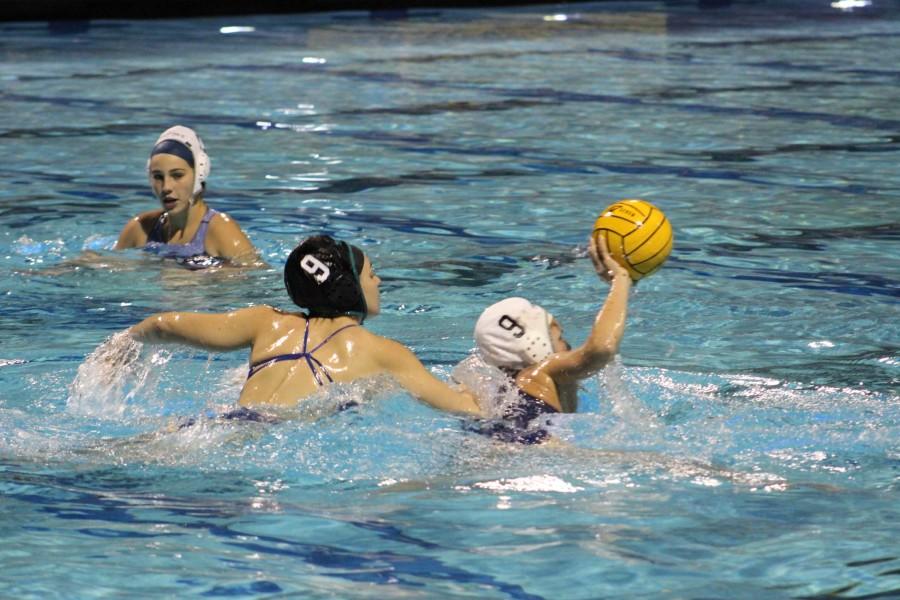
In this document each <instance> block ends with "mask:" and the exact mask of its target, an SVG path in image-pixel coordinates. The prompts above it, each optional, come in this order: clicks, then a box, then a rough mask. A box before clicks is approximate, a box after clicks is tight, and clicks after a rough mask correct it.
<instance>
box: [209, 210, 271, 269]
mask: <svg viewBox="0 0 900 600" xmlns="http://www.w3.org/2000/svg"><path fill="white" fill-rule="evenodd" d="M205 244H206V250H207V252H209V253H210V254H211V255H213V256H224V257H227V258H232V259H242V261H243V262H248V263H252V262H259V260H258V258H259V257H258V253H257V251H256V248H255V247H254V246H253V243H252V242H251V241H250V238H248V237H247V234H245V233H244V230H243V229H241V226H240V225H238V222H237V221H235V220H234V219H232V218H231V217H230V216H228V214H227V213H224V212H220V211H216V212H215V214H214V215H213V216H212V218H211V219H210V220H209V229H208V232H207V236H206V242H205Z"/></svg>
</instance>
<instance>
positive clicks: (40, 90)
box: [0, 2, 900, 599]
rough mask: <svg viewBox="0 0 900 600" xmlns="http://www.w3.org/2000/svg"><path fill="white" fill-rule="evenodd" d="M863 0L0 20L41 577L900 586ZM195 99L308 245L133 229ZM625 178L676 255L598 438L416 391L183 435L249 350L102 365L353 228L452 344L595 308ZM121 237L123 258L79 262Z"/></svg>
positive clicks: (356, 583)
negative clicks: (191, 255) (153, 246)
mask: <svg viewBox="0 0 900 600" xmlns="http://www.w3.org/2000/svg"><path fill="white" fill-rule="evenodd" d="M857 4H859V5H863V4H865V5H866V6H857V7H856V8H853V9H851V7H850V4H849V3H834V6H832V5H831V4H830V3H828V2H797V3H791V4H789V5H788V4H785V3H778V6H777V7H776V6H775V5H774V3H747V4H743V3H735V4H733V5H731V6H724V7H719V8H714V9H709V10H703V9H700V8H697V7H696V6H695V5H694V4H693V3H686V4H678V3H652V2H648V3H644V2H628V3H602V4H577V5H569V6H566V8H565V11H564V12H561V11H560V10H559V8H558V7H550V6H548V7H528V8H505V9H482V10H457V11H453V10H440V11H438V10H434V11H425V10H423V11H413V12H411V13H410V14H409V16H408V18H405V19H397V20H387V19H369V18H368V16H367V15H365V14H362V13H343V14H311V15H302V16H278V17H266V16H258V17H240V18H233V19H226V18H221V19H219V18H217V19H196V20H189V21H187V20H181V21H179V20H170V21H165V20H164V21H148V22H136V21H101V22H95V23H91V24H90V26H78V25H71V26H69V27H67V28H60V27H59V26H57V25H54V26H52V27H48V25H47V24H46V23H5V24H2V25H0V32H2V35H0V56H2V63H0V65H2V66H0V73H2V74H0V81H2V93H0V138H2V144H3V156H4V160H3V164H2V166H0V169H2V173H3V177H2V178H0V227H2V228H0V231H2V234H0V250H2V251H0V258H2V270H0V283H2V292H3V303H2V304H0V319H2V321H0V322H2V332H3V338H4V339H3V345H2V350H0V352H2V354H0V389H2V392H0V431H2V438H0V465H2V466H0V490H2V496H0V502H2V511H0V531H2V533H3V539H4V541H5V543H4V544H3V547H2V548H0V558H2V565H3V569H2V575H0V582H2V584H3V590H4V592H3V594H4V595H8V596H10V597H17V598H26V597H41V598H44V597H58V598H65V597H84V598H91V597H122V596H129V597H162V596H213V597H215V596H245V597H266V596H278V595H285V596H295V597H310V598H325V597H336V598H367V597H378V598H386V597H390V598H435V597H442V598H462V597H477V598H516V599H519V598H529V599H530V598H610V597H627V598H655V597H672V598H700V597H703V598H799V597H824V596H825V595H828V594H832V596H831V597H848V598H862V597H888V596H889V595H891V594H894V595H897V594H900V548H898V544H897V541H896V540H897V539H898V536H900V527H898V522H900V519H898V517H900V511H898V508H897V507H898V475H897V473H898V467H900V445H898V442H897V440H898V436H900V397H898V393H897V389H898V386H897V383H898V361H900V358H898V351H897V346H898V344H897V340H898V337H900V336H898V333H900V325H898V318H897V314H898V310H897V309H898V289H900V286H898V281H900V261H898V246H897V242H898V239H900V227H898V222H900V202H898V195H900V174H898V169H897V156H898V154H897V152H898V149H900V142H898V139H900V108H898V107H897V103H896V98H897V96H898V88H900V71H898V70H897V67H896V66H895V65H897V64H900V45H898V44H897V39H898V37H900V11H898V7H897V5H896V4H895V3H882V2H872V3H864V2H860V3H857ZM841 6H844V7H845V8H843V9H842V8H840V7H841ZM175 123H182V124H186V125H191V126H194V127H196V128H197V129H198V131H199V133H200V134H201V135H202V136H203V138H204V140H205V142H206V145H207V148H208V150H209V153H210V156H211V159H212V163H213V168H212V175H211V178H210V182H209V194H208V199H209V202H210V204H211V205H212V206H214V207H215V208H217V209H220V210H225V211H227V212H228V213H230V214H231V215H233V216H234V217H235V218H236V219H237V220H238V221H239V222H240V223H241V225H242V226H243V227H244V229H245V230H246V231H247V233H248V235H249V236H250V237H251V239H252V240H253V241H254V243H255V244H256V245H257V246H258V247H259V248H260V249H261V250H262V252H263V254H264V256H265V258H266V260H267V261H268V262H269V263H270V264H271V265H273V268H272V269H269V270H260V271H251V272H224V271H220V272H216V273H200V274H197V273H188V272H186V271H182V270H180V269H178V268H176V267H171V266H162V265H160V264H159V263H157V262H155V261H153V260H150V259H148V258H146V257H142V256H140V254H139V253H124V256H122V255H113V254H112V253H110V252H108V251H107V250H105V249H106V248H109V247H110V246H111V244H112V243H113V241H114V240H115V237H116V235H117V234H118V232H119V230H120V228H121V227H122V225H123V224H124V223H125V221H126V220H127V219H128V218H129V217H130V216H132V215H134V214H135V213H137V212H138V211H140V210H147V209H149V208H151V207H153V206H154V200H153V199H152V197H151V196H150V193H149V188H148V186H147V184H146V181H145V176H144V174H143V173H144V169H145V164H146V155H147V152H148V151H149V148H150V146H151V144H152V142H153V140H155V139H156V136H157V135H158V134H159V132H161V131H162V130H163V129H165V128H166V127H168V126H169V125H172V124H175ZM624 197H641V198H645V199H647V200H650V201H652V202H654V203H656V204H658V205H659V206H660V207H661V208H662V209H663V210H664V211H665V212H666V213H667V215H668V216H669V218H670V219H671V220H672V222H673V224H674V226H675V231H676V245H675V250H674V253H673V256H672V258H671V259H670V261H669V263H668V264H667V265H666V267H665V268H664V269H663V270H662V271H661V272H659V273H658V274H655V275H653V276H652V277H650V278H649V279H647V280H645V281H642V282H641V283H640V285H639V286H638V287H637V289H636V293H635V294H634V297H633V301H632V305H631V310H630V320H629V325H628V330H627V333H626V337H625V340H624V342H623V346H622V352H621V362H620V364H617V365H615V366H614V367H612V368H610V369H608V370H607V372H606V373H605V374H604V376H603V377H602V378H601V379H602V380H601V381H593V382H591V383H589V384H588V385H586V386H585V389H584V391H583V393H582V396H581V410H580V412H579V414H575V415H565V416H562V417H560V418H559V419H558V420H557V421H556V422H555V425H554V432H555V433H556V434H557V436H558V437H560V438H561V439H563V440H564V441H565V442H566V446H565V447H564V448H562V449H553V448H546V447H538V448H533V447H526V448H522V447H517V446H499V447H498V446H495V445H492V444H491V443H490V442H489V441H487V440H485V439H481V438H480V437H479V436H476V435H473V434H469V433H466V432H465V431H464V429H463V427H462V424H461V423H460V421H459V420H458V419H456V418H455V417H452V416H448V415H444V414H438V413H436V412H434V411H432V410H430V409H428V408H425V407H423V406H421V405H419V404H417V403H415V402H414V401H413V400H411V399H410V398H408V397H406V396H404V395H403V394H399V393H396V392H391V391H389V390H388V391H385V392H382V393H381V394H379V395H378V396H377V397H375V398H373V399H370V400H368V401H366V402H364V403H363V404H362V406H360V407H359V408H357V409H354V410H351V411H345V412H341V413H338V414H327V411H325V413H326V414H325V415H324V416H321V415H320V416H319V418H298V419H296V420H295V421H292V422H290V423H283V424H279V425H275V426H266V425H260V424H253V423H251V424H246V425H245V426H241V427H239V426H236V425H220V424H218V425H217V424H215V423H212V422H206V421H201V423H200V425H199V426H197V427H194V428H190V429H188V430H182V431H178V432H174V433H164V432H163V433H161V431H164V428H165V426H166V424H167V423H169V422H170V420H171V419H173V418H176V417H179V416H185V415H198V414H203V413H205V412H207V411H209V410H213V409H216V408H219V407H222V406H228V405H230V404H231V403H233V402H234V400H235V399H236V397H237V393H238V390H239V386H240V377H241V374H242V372H243V366H244V364H245V357H244V356H243V355H239V354H233V355H232V354H222V355H216V356H214V357H211V358H210V357H208V356H206V355H205V354H202V353H196V352H187V351H182V350H178V349H166V350H165V351H160V352H158V353H156V354H154V355H152V356H148V357H147V358H146V360H145V361H144V362H143V366H144V367H145V371H144V372H143V375H144V379H142V380H137V379H134V378H132V379H128V380H126V379H122V380H118V381H113V382H103V381H101V376H102V375H103V374H102V373H99V372H98V371H97V370H93V371H92V370H91V368H90V366H91V365H90V364H88V363H85V360H86V358H87V357H88V356H89V355H91V353H92V352H93V351H94V349H95V348H96V347H97V346H98V345H99V344H101V342H103V340H104V339H106V338H107V337H108V336H111V335H113V334H115V333H116V332H118V331H120V330H122V329H124V328H125V327H127V326H128V325H130V324H132V323H134V322H136V321H137V320H138V319H140V318H143V317H144V316H146V315H147V314H148V313H150V312H152V311H157V310H167V309H173V308H177V309H183V310H210V309H224V308H234V307H240V306H246V305H249V304H251V303H257V302H267V303H271V304H273V305H276V306H282V307H285V308H288V307H289V304H288V301H287V297H286V295H285V293H284V292H283V287H282V283H281V274H280V263H281V261H283V259H284V257H285V256H286V255H287V253H288V252H289V250H290V249H291V248H292V247H293V246H294V244H295V243H296V242H297V240H298V239H300V238H301V237H303V236H305V235H307V234H310V233H313V232H318V231H325V232H329V233H332V234H336V235H339V236H341V237H344V238H346V239H348V240H351V241H353V242H355V243H358V244H360V245H362V246H363V247H364V248H365V249H366V251H367V252H369V253H370V254H371V255H372V256H373V258H374V262H375V265H376V267H377V268H378V271H379V273H380V275H381V276H382V278H383V279H384V284H383V286H382V288H383V301H382V304H383V306H384V309H383V314H382V316H380V317H379V318H378V319H377V320H374V321H372V325H371V326H372V328H373V330H375V331H376V332H378V333H381V334H383V335H388V336H391V337H395V338H397V339H399V340H401V341H403V342H405V343H407V344H409V345H411V346H412V347H413V348H414V349H416V351H417V352H418V353H419V355H420V356H421V357H422V358H423V359H424V360H425V361H426V363H427V364H428V365H429V366H430V367H431V368H432V369H434V370H435V371H436V372H438V373H440V374H441V375H442V376H447V375H448V374H449V372H450V370H451V369H452V368H453V366H454V365H455V364H456V363H457V362H458V361H460V360H461V359H463V358H464V357H465V356H466V355H467V353H468V351H469V350H470V348H471V346H472V342H471V329H472V326H473V324H474V321H475V318H476V317H477V315H478V314H479V312H480V310H481V309H482V308H483V307H484V306H485V305H487V304H488V303H490V302H492V301H494V300H497V299H499V298H501V297H503V296H505V295H509V294H511V293H516V294H521V295H527V296H528V297H530V298H532V299H533V300H535V301H537V302H540V303H541V304H543V305H544V306H546V307H547V308H548V309H549V310H551V311H552V312H553V313H554V314H555V315H556V316H557V317H558V318H559V319H560V320H561V321H562V322H563V324H564V325H565V326H566V329H567V334H568V337H569V338H570V339H571V340H572V341H575V342H579V341H581V339H583V335H584V334H585V333H586V331H587V328H588V326H589V324H590V322H591V319H592V316H593V313H594V311H595V310H596V307H597V305H598V303H599V301H600V299H601V298H602V296H603V293H604V289H605V288H604V287H603V285H601V284H600V283H599V282H598V281H597V280H596V277H595V276H594V275H592V270H591V268H590V266H589V263H588V261H587V259H586V258H585V256H584V241H585V238H586V236H587V234H588V231H589V228H590V226H591V224H592V222H593V219H594V217H595V216H596V214H597V213H598V212H599V211H600V209H602V208H603V207H604V206H606V205H607V204H609V203H610V202H612V201H613V200H616V199H619V198H624ZM84 249H94V250H97V251H99V252H100V253H101V254H103V256H104V259H105V260H107V261H109V262H110V264H111V266H110V267H107V268H97V269H91V268H82V269H79V270H73V269H69V268H65V266H64V265H65V261H66V260H68V259H72V258H75V257H77V256H79V255H80V253H81V252H82V251H83V250H84ZM83 364H86V365H87V366H86V367H82V372H81V374H79V367H80V366H82V365H83ZM377 385H379V384H376V386H377ZM336 393H338V394H347V395H350V396H354V397H358V396H359V395H360V394H361V393H362V392H361V391H360V390H358V389H345V390H340V391H339V392H336ZM322 402H324V400H322ZM326 404H327V403H326ZM326 408H327V407H326Z"/></svg>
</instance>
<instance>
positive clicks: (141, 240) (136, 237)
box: [116, 209, 163, 250]
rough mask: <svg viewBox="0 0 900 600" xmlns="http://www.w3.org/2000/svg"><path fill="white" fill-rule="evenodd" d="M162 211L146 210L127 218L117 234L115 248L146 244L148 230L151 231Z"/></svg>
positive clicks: (148, 234)
mask: <svg viewBox="0 0 900 600" xmlns="http://www.w3.org/2000/svg"><path fill="white" fill-rule="evenodd" d="M162 213H163V211H162V210H161V209H157V210H148V211H146V212H142V213H141V214H139V215H137V216H136V217H133V218H131V219H129V220H128V222H127V223H125V227H123V228H122V233H120V234H119V240H118V241H117V242H116V249H117V250H121V249H123V248H134V247H136V246H143V245H144V244H146V243H147V238H148V237H149V236H150V232H151V231H153V227H155V226H156V223H157V221H159V217H160V215H162Z"/></svg>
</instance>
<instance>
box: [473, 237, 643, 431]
mask: <svg viewBox="0 0 900 600" xmlns="http://www.w3.org/2000/svg"><path fill="white" fill-rule="evenodd" d="M598 246H599V247H598ZM588 253H589V254H590V257H591V260H592V262H593V263H594V268H595V269H596V271H597V274H598V275H600V277H602V278H603V279H605V280H606V281H608V282H609V283H610V288H609V292H608V293H607V296H606V301H605V302H604V304H603V307H602V308H601V309H600V312H598V313H597V316H596V318H595V319H594V325H593V327H592V328H591V332H590V335H588V338H587V340H586V341H585V342H584V343H583V344H582V345H581V346H579V347H577V348H575V349H570V347H569V345H568V344H567V343H566V341H565V340H564V339H563V337H562V327H561V326H560V324H559V322H558V321H557V320H556V319H554V318H553V315H551V314H550V313H549V312H547V311H546V310H544V309H543V308H541V307H540V306H537V305H535V304H532V303H531V302H529V301H528V300H526V299H524V298H515V297H514V298H507V299H505V300H501V301H500V302H497V303H496V304H494V305H492V306H489V307H488V308H487V309H485V311H484V312H483V313H482V314H481V316H480V317H479V318H478V321H477V322H476V324H475V343H476V346H477V348H478V351H479V353H480V355H481V357H482V358H483V359H484V361H485V362H486V363H488V364H489V365H492V366H494V367H497V368H499V369H500V370H501V371H502V372H503V373H505V374H506V375H507V377H508V378H509V381H508V382H507V384H506V386H505V389H504V388H503V387H501V391H504V392H511V393H507V394H504V398H503V400H504V401H503V402H502V419H501V420H498V421H495V422H493V423H490V424H488V425H486V426H483V427H479V428H478V431H480V432H481V433H487V434H489V435H491V436H492V437H495V438H497V439H501V440H506V441H514V442H521V443H539V442H542V441H545V440H546V439H547V438H548V437H549V434H548V433H547V431H546V430H545V429H542V428H541V427H540V425H541V424H542V423H541V422H540V421H541V418H542V417H544V416H545V415H550V414H554V413H560V412H566V413H572V412H575V411H576V410H577V408H578V396H577V391H578V383H579V382H580V381H581V380H582V379H586V378H588V377H590V376H592V375H594V374H595V373H597V372H598V371H600V370H601V369H602V368H603V367H604V366H605V365H606V364H607V363H609V362H610V361H611V360H612V359H613V357H614V356H615V355H616V352H617V351H618V349H619V343H620V342H621V340H622V334H623V332H624V330H625V317H626V313H627V309H628V295H629V292H630V290H631V285H632V281H631V277H630V276H629V275H628V271H627V270H626V269H625V267H623V266H621V265H620V264H619V263H617V262H616V261H615V260H613V258H612V257H611V256H610V254H609V251H608V250H607V248H606V244H605V243H604V242H603V241H602V240H600V242H599V244H598V243H597V241H596V240H595V239H593V237H592V239H591V240H590V241H589V242H588ZM507 396H511V397H512V401H509V400H508V399H507Z"/></svg>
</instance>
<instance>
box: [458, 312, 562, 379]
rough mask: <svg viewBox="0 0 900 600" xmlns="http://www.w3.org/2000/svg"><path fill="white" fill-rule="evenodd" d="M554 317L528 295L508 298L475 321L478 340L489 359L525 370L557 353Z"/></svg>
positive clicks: (501, 365)
mask: <svg viewBox="0 0 900 600" xmlns="http://www.w3.org/2000/svg"><path fill="white" fill-rule="evenodd" d="M552 320H553V317H552V316H551V315H550V313H548V312H547V311H546V310H544V309H543V308H541V307H540V306H537V305H534V304H532V303H531V302H529V301H528V300H526V299H525V298H507V299H506V300H501V301H500V302H497V303H496V304H493V305H491V306H489V307H487V308H486V309H485V310H484V312H483V313H481V316H480V317H478V321H477V322H476V323H475V343H476V345H477V346H478V349H479V350H480V351H481V354H482V356H483V357H484V360H485V362H487V363H488V364H491V365H494V366H495V367H503V368H507V369H524V368H525V367H527V366H529V365H534V364H537V363H539V362H541V361H542V360H544V359H545V358H547V357H548V356H550V355H551V354H552V353H553V342H552V340H551V339H550V322H551V321H552Z"/></svg>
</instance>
